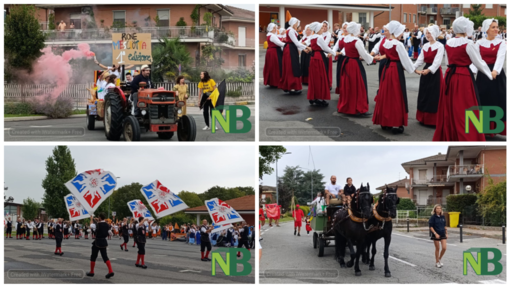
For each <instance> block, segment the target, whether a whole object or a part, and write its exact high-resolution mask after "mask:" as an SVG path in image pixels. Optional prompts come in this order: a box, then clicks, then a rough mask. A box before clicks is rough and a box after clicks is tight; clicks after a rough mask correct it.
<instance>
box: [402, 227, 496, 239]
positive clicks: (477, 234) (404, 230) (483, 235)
mask: <svg viewBox="0 0 510 287" xmlns="http://www.w3.org/2000/svg"><path fill="white" fill-rule="evenodd" d="M395 231H398V232H400V233H407V232H406V231H407V229H405V228H404V229H401V228H398V229H395ZM423 231H427V232H428V229H418V230H417V229H415V230H410V232H423ZM448 231H449V232H451V233H456V234H459V233H460V231H459V230H456V229H453V228H448ZM462 234H463V235H473V236H481V237H487V238H492V239H498V240H501V239H502V238H503V235H501V234H497V235H496V234H484V233H482V234H481V233H476V232H470V231H469V229H464V230H463V231H462Z"/></svg>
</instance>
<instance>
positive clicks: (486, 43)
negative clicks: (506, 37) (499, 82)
mask: <svg viewBox="0 0 510 287" xmlns="http://www.w3.org/2000/svg"><path fill="white" fill-rule="evenodd" d="M491 44H492V45H494V46H496V45H498V44H499V49H498V55H497V56H496V63H494V69H493V71H496V72H498V75H499V74H500V73H501V70H502V69H503V65H504V64H505V54H506V42H505V41H503V40H502V39H501V38H495V39H493V40H488V39H487V38H483V39H480V40H478V41H476V46H477V48H478V51H480V46H482V47H484V48H490V47H491Z"/></svg>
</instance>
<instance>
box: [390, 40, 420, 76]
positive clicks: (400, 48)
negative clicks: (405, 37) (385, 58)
mask: <svg viewBox="0 0 510 287" xmlns="http://www.w3.org/2000/svg"><path fill="white" fill-rule="evenodd" d="M393 46H396V49H397V54H398V57H399V58H400V62H401V63H402V67H404V70H406V71H407V72H408V73H409V74H412V73H414V70H415V68H414V64H413V62H412V61H411V59H410V58H409V54H408V53H407V51H406V48H404V44H402V43H401V42H400V41H398V40H396V39H386V41H384V45H383V47H384V48H386V49H391V48H393Z"/></svg>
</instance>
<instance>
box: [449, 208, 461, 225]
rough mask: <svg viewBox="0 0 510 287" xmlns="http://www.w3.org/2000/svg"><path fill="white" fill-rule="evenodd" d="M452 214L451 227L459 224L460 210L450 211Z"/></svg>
mask: <svg viewBox="0 0 510 287" xmlns="http://www.w3.org/2000/svg"><path fill="white" fill-rule="evenodd" d="M448 214H449V215H450V227H457V226H458V225H459V215H460V212H452V211H450V212H448Z"/></svg>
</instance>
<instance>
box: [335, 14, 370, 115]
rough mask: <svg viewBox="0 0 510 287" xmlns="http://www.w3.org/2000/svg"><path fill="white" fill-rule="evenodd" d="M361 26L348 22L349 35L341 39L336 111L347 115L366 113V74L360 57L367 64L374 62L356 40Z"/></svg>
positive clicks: (361, 43)
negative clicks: (342, 51) (343, 50)
mask: <svg viewBox="0 0 510 287" xmlns="http://www.w3.org/2000/svg"><path fill="white" fill-rule="evenodd" d="M360 29H361V24H358V23H356V22H350V23H349V24H348V25H347V32H348V33H349V35H347V36H345V37H344V38H343V40H344V43H345V44H344V49H345V60H344V62H343V64H342V70H341V74H340V80H341V84H340V95H341V96H340V98H339V100H338V105H337V110H338V112H339V113H343V114H348V115H364V114H366V113H367V112H368V88H367V74H366V72H365V68H363V64H362V63H361V60H360V57H361V58H363V60H365V61H366V62H367V63H372V61H373V60H374V59H373V57H372V56H370V55H369V54H368V52H367V51H366V50H365V47H364V46H363V42H362V41H361V40H360V39H359V38H358V34H359V33H360Z"/></svg>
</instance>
